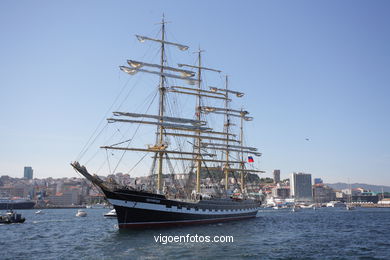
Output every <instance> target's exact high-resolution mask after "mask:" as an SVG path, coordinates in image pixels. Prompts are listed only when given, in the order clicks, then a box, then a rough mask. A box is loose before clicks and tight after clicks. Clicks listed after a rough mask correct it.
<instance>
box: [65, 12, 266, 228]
mask: <svg viewBox="0 0 390 260" xmlns="http://www.w3.org/2000/svg"><path fill="white" fill-rule="evenodd" d="M136 37H137V39H138V40H139V41H140V42H145V41H150V42H151V43H156V44H158V45H159V46H160V53H159V56H160V63H159V64H153V63H147V62H143V61H136V60H127V64H128V65H127V66H120V67H119V68H120V70H121V71H123V72H125V73H126V74H128V75H134V74H136V73H140V72H141V73H148V74H154V75H157V76H158V77H159V84H158V90H157V91H158V94H159V104H158V114H154V115H153V114H141V113H133V112H118V111H115V112H113V117H111V118H108V119H107V120H108V123H125V124H138V125H146V126H145V127H147V126H148V125H152V126H157V131H156V137H155V138H156V139H155V143H154V145H150V146H148V147H147V148H142V147H130V142H131V140H132V139H128V140H125V141H120V142H119V143H116V144H113V145H106V146H101V147H100V148H102V149H105V150H106V151H118V150H119V151H124V152H142V153H145V154H151V155H152V158H153V161H152V171H151V175H150V178H151V180H152V181H153V182H154V187H147V188H145V187H144V188H142V189H140V188H139V187H138V188H137V187H136V186H131V185H130V186H129V185H127V186H125V185H120V184H118V183H115V182H112V181H107V180H103V179H102V178H101V177H98V176H97V175H96V174H91V173H90V172H89V171H88V170H87V168H86V167H85V166H82V165H81V164H80V163H79V162H78V161H75V162H73V163H71V165H72V166H73V168H74V169H75V170H76V171H77V172H78V173H80V174H82V175H83V176H84V177H85V178H87V179H88V180H90V181H91V182H92V183H93V184H94V185H95V186H97V187H99V188H100V189H101V191H102V192H103V193H104V195H105V197H106V198H107V200H108V201H109V202H110V203H111V204H112V205H113V207H114V209H115V211H116V213H117V219H118V226H119V228H150V227H158V226H177V225H190V224H205V223H216V222H223V221H233V220H242V219H248V218H253V217H255V216H256V214H257V211H258V209H259V207H260V205H261V202H260V200H257V199H255V198H251V197H249V195H248V194H249V193H248V192H247V190H246V188H245V178H246V177H247V176H248V175H249V174H252V173H255V174H256V173H260V172H262V171H260V170H256V169H254V167H253V164H250V163H248V162H247V160H246V156H248V158H249V159H250V160H249V161H251V162H253V156H261V153H259V152H258V151H257V148H254V147H250V146H246V145H245V144H244V122H246V121H251V120H252V119H253V118H252V117H249V112H248V111H245V110H243V109H233V108H231V107H230V103H231V102H232V97H233V96H234V97H237V98H241V97H243V96H244V93H242V92H239V91H234V90H231V89H229V85H228V76H225V77H223V84H224V85H225V86H224V87H221V88H218V87H209V88H208V89H206V88H205V86H204V85H205V84H203V78H202V76H203V73H204V72H205V71H207V72H210V73H212V74H213V73H216V74H219V75H220V74H221V71H220V70H217V69H213V68H209V67H205V66H203V64H202V62H201V61H202V59H201V58H202V56H201V54H202V50H200V49H199V51H198V52H197V63H196V64H195V65H191V64H178V67H173V66H169V65H168V63H167V55H166V48H168V47H177V48H178V49H179V50H181V51H186V50H188V49H189V47H188V46H187V45H183V44H179V43H175V42H171V41H167V40H166V21H165V19H164V17H163V19H162V22H161V38H158V39H157V38H151V37H148V36H141V35H136ZM172 78H173V79H175V80H177V81H180V82H183V84H182V85H180V86H177V85H170V84H169V81H168V80H169V79H172ZM184 84H187V85H184ZM169 93H175V95H179V96H183V95H189V96H194V97H195V100H194V104H195V109H194V110H193V112H192V113H194V114H195V116H193V117H192V118H183V117H177V116H175V115H173V114H172V115H171V114H167V109H166V99H167V96H168V94H169ZM209 100H214V101H219V102H222V104H223V105H222V106H221V107H216V106H210V105H205V104H208V103H206V102H208V101H209ZM211 114H216V116H217V117H220V120H219V121H221V122H222V123H221V124H220V125H221V127H222V128H223V130H220V131H217V130H214V129H213V128H211V127H210V124H209V123H210V122H209V121H207V119H208V117H209V116H210V115H211ZM221 117H222V118H223V119H221ZM233 119H235V120H236V121H237V122H239V124H235V126H238V125H239V127H237V128H239V131H238V132H239V134H236V133H234V132H233V126H234V125H233V123H232V122H233ZM170 137H172V138H175V140H177V139H179V140H184V141H181V142H186V143H187V145H188V143H190V144H191V145H190V147H191V149H189V150H186V151H184V150H183V147H180V146H179V147H172V144H171V143H170V141H169V138H170ZM188 140H191V141H192V142H190V141H188ZM126 143H127V144H126ZM123 144H125V145H123ZM172 155H173V156H174V157H172ZM218 156H219V157H218ZM172 160H174V161H181V162H183V163H187V164H190V167H188V168H186V169H189V173H188V175H189V177H188V182H187V184H186V187H184V188H175V187H172V186H171V187H170V186H169V185H167V184H166V183H165V182H164V176H167V175H168V174H166V173H164V172H163V169H164V166H165V167H166V168H168V166H170V162H171V161H172ZM156 163H157V167H155V165H156ZM164 164H165V165H164ZM211 164H213V165H214V166H210V165H211ZM167 165H168V166H167ZM215 165H217V166H215ZM170 168H173V167H170ZM211 169H214V170H216V171H217V172H219V173H220V176H222V177H221V180H220V181H219V182H218V183H217V184H216V186H215V187H216V188H215V189H214V192H213V193H212V194H210V193H207V192H205V191H204V185H202V174H203V175H207V173H210V170H211ZM236 174H240V178H239V179H240V181H237V182H236V184H238V183H240V185H239V186H238V185H237V186H236V190H235V192H234V193H233V192H232V189H231V186H232V185H230V184H231V183H229V177H230V176H236ZM169 176H171V175H169ZM233 188H234V187H233ZM237 194H238V195H237Z"/></svg>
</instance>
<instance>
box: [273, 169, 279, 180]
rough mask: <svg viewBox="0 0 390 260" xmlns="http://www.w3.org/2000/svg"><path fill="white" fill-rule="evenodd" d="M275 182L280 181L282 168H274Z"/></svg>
mask: <svg viewBox="0 0 390 260" xmlns="http://www.w3.org/2000/svg"><path fill="white" fill-rule="evenodd" d="M274 182H275V183H279V182H280V170H274Z"/></svg>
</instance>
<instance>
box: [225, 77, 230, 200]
mask: <svg viewBox="0 0 390 260" xmlns="http://www.w3.org/2000/svg"><path fill="white" fill-rule="evenodd" d="M225 88H226V100H225V110H226V114H225V116H226V117H225V118H226V123H225V129H226V130H225V131H226V134H227V136H228V135H229V126H230V117H229V113H228V111H229V100H228V99H229V91H228V76H227V75H226V77H225ZM224 171H225V191H226V192H227V190H228V186H229V185H228V184H229V139H226V162H225V167H224Z"/></svg>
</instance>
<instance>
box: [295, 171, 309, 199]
mask: <svg viewBox="0 0 390 260" xmlns="http://www.w3.org/2000/svg"><path fill="white" fill-rule="evenodd" d="M290 183H291V184H290V187H291V196H292V197H293V198H295V201H301V202H304V201H313V191H312V185H311V174H308V173H295V172H294V173H293V174H292V175H291V180H290Z"/></svg>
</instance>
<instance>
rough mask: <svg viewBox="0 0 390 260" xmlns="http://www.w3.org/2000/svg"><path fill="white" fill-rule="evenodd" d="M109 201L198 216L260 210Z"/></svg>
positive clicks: (256, 209) (116, 204) (118, 204)
mask: <svg viewBox="0 0 390 260" xmlns="http://www.w3.org/2000/svg"><path fill="white" fill-rule="evenodd" d="M108 201H109V202H110V203H111V204H113V205H115V206H120V207H126V208H136V209H146V210H155V211H163V212H174V213H185V214H196V215H229V214H232V215H233V214H240V213H250V212H256V211H258V210H259V207H256V208H250V209H237V210H230V209H229V210H216V211H215V210H208V209H206V210H204V211H203V210H202V209H198V210H195V209H194V208H190V209H187V208H186V207H182V208H181V209H179V208H177V207H176V206H172V207H171V208H168V207H166V205H163V204H154V203H145V202H134V201H123V200H116V199H108Z"/></svg>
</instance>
